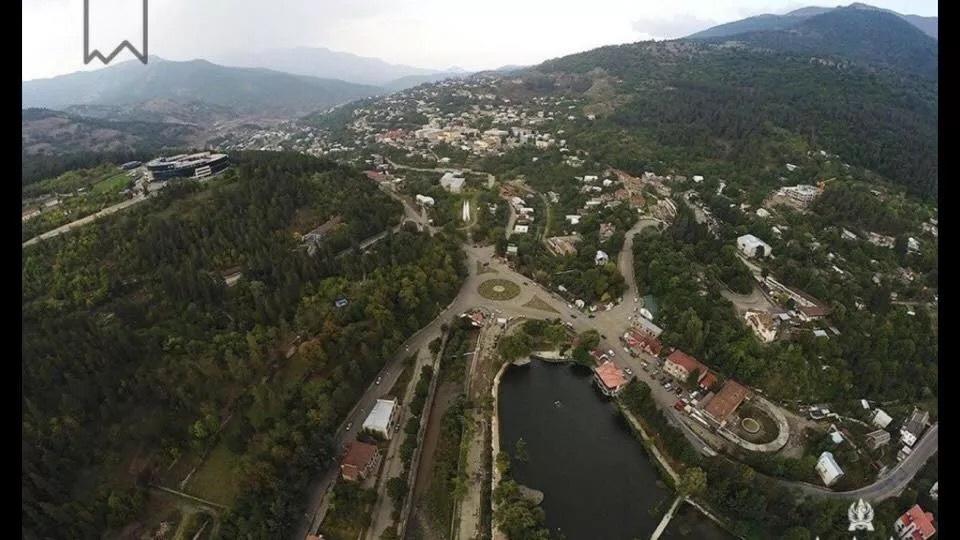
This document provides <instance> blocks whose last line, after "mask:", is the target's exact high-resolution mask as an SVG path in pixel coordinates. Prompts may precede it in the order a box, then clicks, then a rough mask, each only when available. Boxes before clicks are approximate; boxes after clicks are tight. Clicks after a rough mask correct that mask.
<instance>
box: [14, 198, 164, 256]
mask: <svg viewBox="0 0 960 540" xmlns="http://www.w3.org/2000/svg"><path fill="white" fill-rule="evenodd" d="M145 200H147V197H146V196H144V195H137V196H136V197H133V198H132V199H127V200H125V201H123V202H121V203H117V204H115V205H113V206H108V207H106V208H104V209H103V210H100V211H99V212H96V213H93V214H90V215H89V216H85V217H82V218H80V219H78V220H76V221H71V222H70V223H67V224H66V225H61V226H59V227H57V228H56V229H53V230H50V231H47V232H45V233H43V234H41V235H39V236H34V237H33V238H31V239H29V240H27V241H26V242H24V243H23V245H21V246H20V247H21V248H25V247H27V246H30V245H33V244H36V243H37V242H39V241H41V240H47V239H48V238H53V237H54V236H59V235H61V234H63V233H65V232H68V231H70V230H72V229H75V228H77V227H82V226H84V225H86V224H88V223H93V222H94V221H95V220H96V219H97V218H101V217H103V216H108V215H110V214H113V213H116V212H119V211H120V210H123V209H124V208H127V207H129V206H133V205H135V204H137V203H140V202H143V201H145Z"/></svg>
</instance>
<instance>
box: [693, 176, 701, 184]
mask: <svg viewBox="0 0 960 540" xmlns="http://www.w3.org/2000/svg"><path fill="white" fill-rule="evenodd" d="M693 181H694V182H695V183H697V184H699V183H700V182H703V177H702V176H700V175H699V174H695V175H693Z"/></svg>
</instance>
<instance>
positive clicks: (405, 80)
mask: <svg viewBox="0 0 960 540" xmlns="http://www.w3.org/2000/svg"><path fill="white" fill-rule="evenodd" d="M466 75H469V73H467V72H465V71H438V72H436V73H431V74H429V75H407V76H406V77H400V78H399V79H394V80H392V81H390V82H387V83H385V84H383V85H382V88H383V89H384V90H387V91H389V92H399V91H401V90H406V89H407V88H413V87H414V86H420V85H421V84H426V83H435V82H439V81H442V80H444V79H451V78H455V77H464V76H466Z"/></svg>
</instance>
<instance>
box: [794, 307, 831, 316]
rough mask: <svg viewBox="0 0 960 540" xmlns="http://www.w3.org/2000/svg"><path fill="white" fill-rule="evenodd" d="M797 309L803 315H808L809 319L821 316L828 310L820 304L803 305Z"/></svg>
mask: <svg viewBox="0 0 960 540" xmlns="http://www.w3.org/2000/svg"><path fill="white" fill-rule="evenodd" d="M799 311H800V313H803V314H804V315H806V316H807V317H810V318H811V319H814V318H817V317H823V316H824V315H826V314H827V313H828V312H829V310H827V308H824V307H822V306H803V307H801V308H800V310H799Z"/></svg>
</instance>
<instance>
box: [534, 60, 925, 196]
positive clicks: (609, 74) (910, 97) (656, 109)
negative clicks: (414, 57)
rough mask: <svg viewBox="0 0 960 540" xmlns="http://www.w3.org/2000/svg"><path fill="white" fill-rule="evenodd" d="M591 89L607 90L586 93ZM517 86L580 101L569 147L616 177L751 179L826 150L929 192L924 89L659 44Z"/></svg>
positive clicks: (828, 65) (916, 82) (568, 64)
mask: <svg viewBox="0 0 960 540" xmlns="http://www.w3.org/2000/svg"><path fill="white" fill-rule="evenodd" d="M601 83H602V84H603V86H605V87H606V88H608V90H607V91H605V92H598V91H597V90H598V88H600V87H601ZM524 85H525V86H524V87H525V89H526V90H527V91H533V92H537V93H555V92H559V93H572V94H578V95H580V94H582V95H584V96H585V97H587V98H588V100H589V101H590V102H591V103H592V105H591V107H593V108H595V109H597V110H598V111H599V112H600V113H601V114H600V117H599V118H598V121H597V122H595V123H594V125H593V126H591V129H590V130H589V131H588V132H587V133H585V134H582V135H581V136H580V138H578V139H577V144H578V146H581V147H583V146H587V147H588V149H589V150H590V153H591V155H592V156H594V157H595V158H597V159H600V160H604V161H606V162H609V163H613V164H617V165H618V166H620V167H623V168H630V169H637V168H641V167H645V166H650V167H652V166H654V165H653V162H654V161H658V162H662V163H664V164H666V165H668V166H674V167H678V168H680V167H683V168H684V169H681V170H685V168H686V167H688V166H690V165H691V163H700V164H709V163H714V164H716V169H715V170H714V171H712V174H721V175H725V176H727V177H728V178H729V179H737V178H750V177H756V176H758V175H766V176H771V175H772V171H773V170H774V169H775V168H777V167H782V164H783V160H784V159H789V156H791V155H796V154H800V153H802V152H805V151H807V150H808V149H809V150H819V149H826V150H827V151H828V152H830V153H833V154H837V155H839V156H840V159H842V160H843V161H844V162H846V163H849V164H851V165H855V166H860V167H864V168H867V169H870V170H873V171H875V172H876V173H878V174H880V175H882V176H883V177H885V178H886V179H888V180H890V181H892V182H894V183H898V184H900V185H902V186H904V187H905V188H907V189H908V190H909V191H911V192H913V193H915V194H919V195H923V196H927V197H932V196H934V195H935V194H936V192H937V175H938V161H937V118H938V116H937V103H938V97H937V83H936V82H935V81H927V80H923V79H918V78H910V77H903V76H899V75H896V74H891V73H887V72H870V71H867V70H865V69H861V68H858V67H856V66H852V65H843V62H842V61H840V62H839V63H838V62H837V61H829V60H823V59H819V60H818V59H814V58H811V56H810V55H798V54H789V53H782V52H771V51H760V50H754V49H749V48H745V47H722V46H711V45H703V44H699V43H695V42H687V41H667V42H644V43H635V44H630V45H620V46H610V47H602V48H599V49H595V50H592V51H588V52H585V53H580V54H575V55H571V56H566V57H563V58H560V59H556V60H551V61H548V62H545V63H544V64H542V65H541V66H539V67H538V68H537V70H536V71H530V72H527V73H526V75H525V77H524ZM640 170H643V169H640ZM705 174H711V172H707V173H705ZM771 179H775V177H773V178H771Z"/></svg>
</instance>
